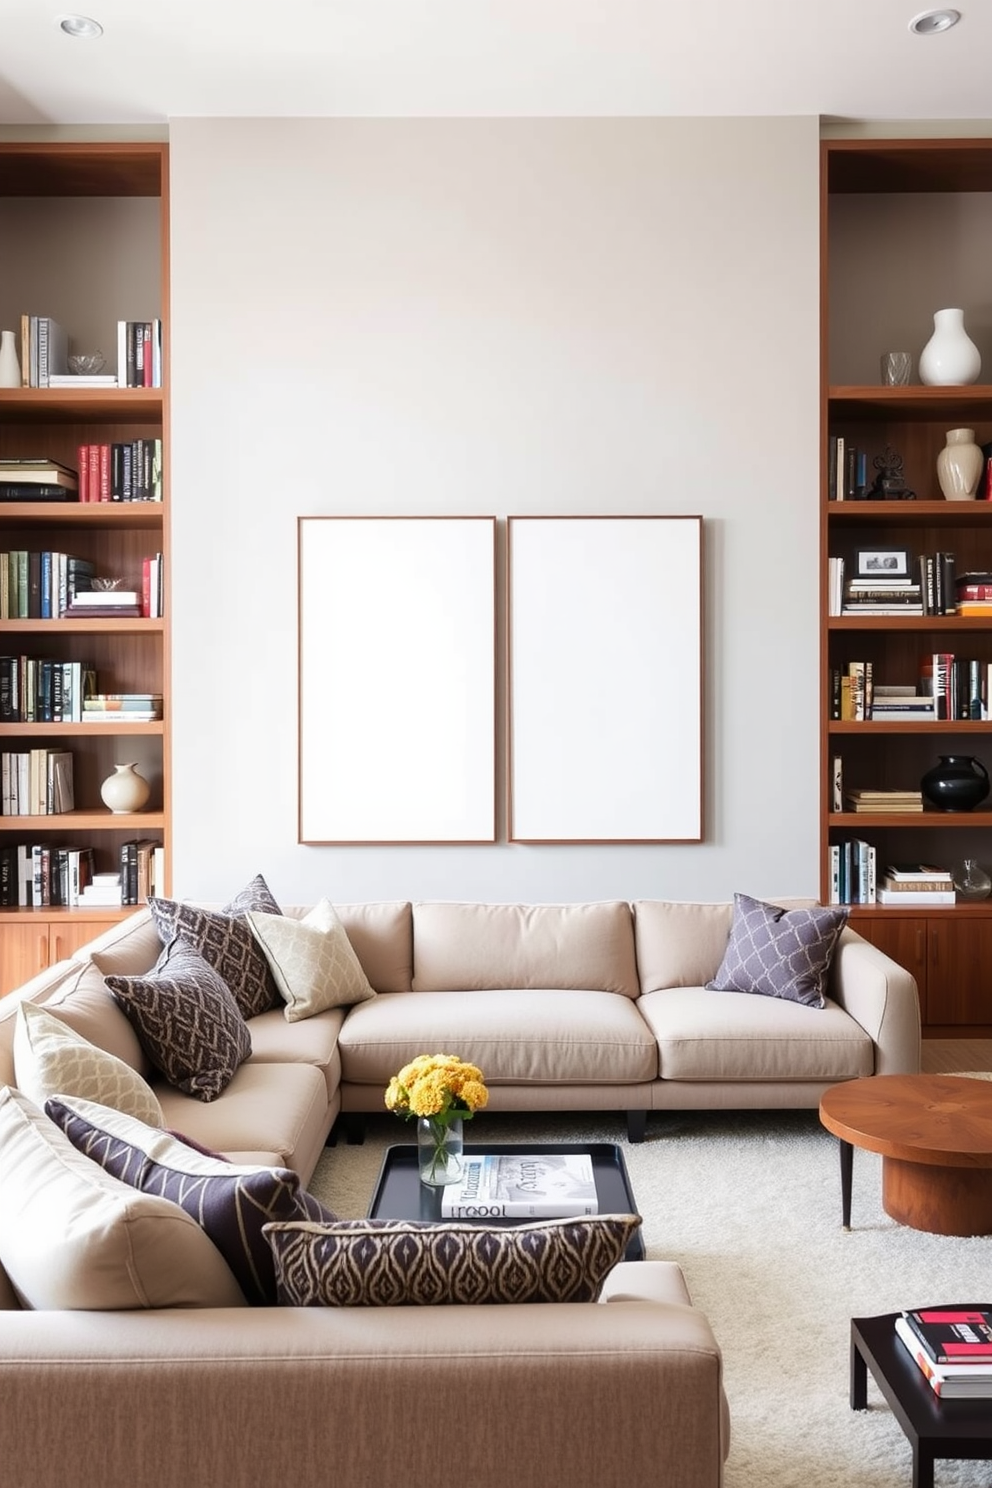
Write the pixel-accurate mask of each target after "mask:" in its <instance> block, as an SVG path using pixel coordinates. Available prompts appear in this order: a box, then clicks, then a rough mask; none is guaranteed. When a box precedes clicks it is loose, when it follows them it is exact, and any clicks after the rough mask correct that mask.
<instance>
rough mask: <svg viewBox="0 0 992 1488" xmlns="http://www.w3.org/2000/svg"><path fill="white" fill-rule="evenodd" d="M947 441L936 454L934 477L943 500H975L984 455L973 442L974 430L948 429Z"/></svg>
mask: <svg viewBox="0 0 992 1488" xmlns="http://www.w3.org/2000/svg"><path fill="white" fill-rule="evenodd" d="M946 438H947V443H946V444H945V445H944V448H943V449H942V450H941V452H940V454H939V455H938V456H937V479H938V481H939V482H940V489H941V490H942V491H943V493H944V499H945V500H946V501H974V499H975V494H976V492H977V491H978V482H979V481H980V480H981V478H982V469H983V467H984V465H985V456H984V455H983V454H982V451H981V449H980V448H979V446H978V445H977V444H976V443H975V431H974V429H948V431H947V435H946Z"/></svg>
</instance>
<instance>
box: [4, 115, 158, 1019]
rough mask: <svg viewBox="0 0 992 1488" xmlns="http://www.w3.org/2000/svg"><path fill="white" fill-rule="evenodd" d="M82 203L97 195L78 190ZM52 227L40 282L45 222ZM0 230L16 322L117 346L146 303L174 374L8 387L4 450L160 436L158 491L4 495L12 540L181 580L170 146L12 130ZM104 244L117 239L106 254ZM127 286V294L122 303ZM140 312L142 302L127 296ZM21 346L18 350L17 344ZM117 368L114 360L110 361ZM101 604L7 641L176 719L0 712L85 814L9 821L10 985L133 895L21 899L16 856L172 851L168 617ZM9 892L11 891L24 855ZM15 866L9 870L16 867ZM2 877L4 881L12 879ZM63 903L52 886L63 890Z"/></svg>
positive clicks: (48, 451) (14, 742)
mask: <svg viewBox="0 0 992 1488" xmlns="http://www.w3.org/2000/svg"><path fill="white" fill-rule="evenodd" d="M81 198H85V199H86V200H85V201H83V202H81V200H80V199H81ZM81 221H85V223H86V243H87V253H88V257H87V259H86V264H85V268H86V272H85V274H82V275H80V273H79V272H78V264H77V263H76V258H77V257H78V251H79V249H78V243H79V233H78V231H77V229H78V226H79V224H80V222H81ZM39 222H43V223H44V224H45V229H46V231H47V232H48V237H47V238H46V244H45V274H46V278H45V279H44V281H43V282H41V287H40V290H39V282H40V281H39V274H38V264H37V258H38V252H37V247H38V244H37V232H38V229H37V224H38V223H39ZM0 232H2V233H3V240H4V242H5V243H6V244H7V245H8V250H9V251H8V253H7V256H6V258H5V261H4V274H3V283H2V284H0V308H2V309H3V311H4V314H3V323H4V324H5V325H14V326H16V325H19V323H20V316H21V315H22V314H24V313H25V312H30V313H31V314H34V313H35V312H38V313H41V312H44V313H45V314H47V315H50V316H52V317H53V318H54V319H55V320H57V321H58V322H59V323H60V324H61V325H62V326H64V328H65V330H66V332H67V333H68V338H69V351H70V352H72V351H80V350H89V349H90V348H91V347H93V346H101V347H103V349H104V351H105V352H108V353H111V354H113V353H114V351H115V350H116V345H117V323H118V320H120V319H121V318H123V317H130V316H134V315H136V314H137V315H141V316H143V318H144V319H146V320H152V319H157V320H161V322H162V330H163V341H164V348H163V351H164V355H163V369H164V370H163V378H162V381H163V386H162V387H156V388H123V387H117V388H108V387H96V388H94V387H89V388H76V387H72V388H32V387H20V388H2V389H0V458H3V459H14V458H39V457H45V458H48V459H51V460H56V461H59V462H60V463H62V464H64V465H68V466H69V467H71V468H73V469H76V468H78V466H79V458H78V456H79V449H80V446H83V445H96V444H99V445H108V444H116V443H130V442H132V441H134V440H139V439H161V440H162V441H163V469H162V476H163V479H162V500H161V501H109V502H108V501H92V502H91V501H86V502H80V501H51V502H44V501H39V502H26V501H12V502H4V501H0V551H3V552H5V553H6V552H14V551H24V550H27V551H29V552H36V551H37V552H47V551H52V552H55V551H58V552H63V553H70V554H74V555H76V556H78V557H81V558H85V559H88V560H90V561H91V562H92V563H93V564H94V565H95V568H96V572H97V573H98V574H100V575H103V576H109V577H118V578H123V579H124V580H125V584H124V587H126V588H140V581H141V575H142V564H143V560H144V559H145V558H148V557H151V556H152V555H153V554H155V553H161V554H162V555H163V558H164V563H165V574H166V579H168V577H169V571H170V564H169V558H170V554H169V537H170V517H169V484H170V474H171V472H170V467H169V451H168V447H167V433H168V425H169V390H168V309H169V223H168V146H167V145H166V144H163V143H159V142H157V141H148V142H145V141H135V142H96V141H95V142H79V141H64V142H60V141H54V140H53V141H50V142H35V141H30V142H28V141H23V142H22V141H0ZM101 243H102V245H103V249H105V251H101ZM122 295H123V298H122ZM132 307H134V308H132ZM18 350H19V352H20V347H19V348H18ZM107 370H109V371H111V372H113V371H114V361H113V359H111V362H110V365H109V367H108V369H107ZM164 609H165V617H164V618H160V619H145V618H136V617H131V616H121V617H115V616H94V617H92V618H91V617H88V616H85V617H82V618H79V619H77V618H72V619H40V618H37V619H35V618H31V619H26V618H20V619H12V620H0V651H2V652H3V653H4V654H5V655H7V656H26V657H32V658H34V659H35V660H36V661H42V660H45V661H63V662H68V661H73V662H81V663H83V664H84V665H86V666H89V667H92V668H93V669H94V670H95V672H96V676H97V687H98V689H99V690H100V691H106V692H113V693H117V692H120V693H129V692H135V693H138V692H142V693H146V692H147V693H155V694H161V695H162V696H163V697H165V698H166V709H165V712H166V717H165V719H164V720H156V721H155V722H151V723H147V722H128V721H126V719H125V718H124V717H123V716H122V717H120V719H118V718H117V717H114V719H113V720H112V721H109V722H101V723H93V724H87V723H82V722H58V723H46V722H37V721H36V722H30V723H27V722H0V748H2V750H3V751H4V752H8V753H10V754H24V753H26V752H28V751H30V750H33V749H56V750H68V751H69V752H70V753H71V755H72V759H73V785H74V796H75V803H76V809H75V810H73V811H71V812H68V813H62V814H52V815H47V816H43V815H30V816H28V815H4V816H0V874H3V873H6V884H7V887H6V889H5V890H4V894H5V895H6V899H7V902H5V903H2V904H0V915H2V916H3V921H4V925H5V927H7V928H5V930H4V932H3V934H2V935H0V995H2V994H3V993H5V992H7V991H9V990H10V989H11V988H12V987H15V986H17V985H19V984H20V983H22V982H24V981H26V980H27V979H28V978H29V977H30V976H33V975H34V974H36V973H37V972H38V971H41V970H43V969H44V967H45V966H46V965H47V964H49V962H51V961H52V960H55V959H61V957H63V956H65V955H68V954H71V951H72V949H74V948H75V946H76V945H78V944H81V943H82V942H83V941H84V940H85V939H88V938H89V937H90V936H91V935H93V934H94V933H97V930H98V929H99V928H100V927H101V926H103V925H105V924H111V923H113V922H115V921H116V920H119V919H121V918H123V917H124V916H126V915H128V914H130V913H132V912H133V907H132V906H127V907H125V908H119V909H118V908H113V907H109V906H108V907H103V906H89V907H86V908H83V907H75V906H73V907H70V906H68V905H63V904H60V903H58V902H56V903H51V902H46V903H42V904H32V905H25V904H18V903H17V902H16V899H15V902H14V903H10V902H9V898H10V893H11V887H10V864H11V862H12V856H11V855H12V854H16V850H17V849H18V848H19V847H23V846H25V845H28V846H31V845H38V846H40V847H42V848H49V849H61V848H90V849H92V852H93V860H94V867H95V869H96V870H97V871H99V872H107V871H112V870H116V869H118V868H119V867H120V865H121V854H122V850H123V848H124V846H125V845H126V844H127V843H128V842H129V841H130V842H133V841H134V840H135V839H137V838H144V839H146V840H149V841H151V842H153V843H156V844H158V845H161V846H162V847H163V848H164V850H165V866H166V878H165V881H164V882H162V883H161V884H159V885H158V886H157V887H158V891H159V892H164V893H168V892H169V888H170V885H169V882H168V869H169V863H170V860H171V830H172V809H171V747H170V744H171V741H170V735H169V725H168V721H167V720H168V712H169V710H168V693H169V676H170V619H169V603H168V599H167V598H166V602H165V606H164ZM122 759H128V760H135V761H137V762H138V763H139V768H140V770H141V773H142V774H143V775H144V776H145V778H146V779H148V781H149V783H150V785H151V787H152V796H151V805H152V808H153V809H151V810H149V811H143V812H140V813H134V814H128V815H120V816H115V815H114V814H113V813H111V812H110V811H108V810H107V808H106V807H105V806H104V805H103V803H102V800H101V798H100V785H101V783H102V781H103V780H104V779H105V778H106V777H107V776H108V775H109V774H110V773H112V771H113V767H114V764H115V763H116V762H118V761H120V760H122ZM13 861H14V862H15V871H14V882H13V891H14V893H15V895H16V892H17V887H18V885H17V878H18V875H17V871H16V858H15V859H14V860H13ZM4 865H6V867H5V866H4ZM3 882H4V879H3V877H2V876H0V887H2V885H3ZM56 897H57V895H56Z"/></svg>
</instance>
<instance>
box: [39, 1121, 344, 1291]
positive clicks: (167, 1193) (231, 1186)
mask: <svg viewBox="0 0 992 1488" xmlns="http://www.w3.org/2000/svg"><path fill="white" fill-rule="evenodd" d="M45 1110H46V1112H47V1113H48V1115H49V1116H50V1117H51V1118H52V1120H53V1121H54V1122H55V1123H56V1125H57V1126H60V1127H61V1128H62V1130H63V1131H64V1132H65V1134H66V1136H67V1137H68V1138H69V1140H70V1142H71V1143H72V1145H73V1146H74V1147H75V1148H77V1149H78V1150H79V1151H80V1152H83V1153H85V1154H86V1156H87V1157H89V1158H92V1160H93V1161H94V1162H96V1163H99V1164H100V1166H101V1168H103V1170H104V1171H105V1172H107V1173H112V1174H113V1176H114V1177H115V1178H120V1179H121V1180H122V1181H123V1182H124V1183H127V1184H130V1186H131V1187H132V1188H136V1189H139V1190H140V1191H141V1192H142V1193H146V1194H157V1195H158V1196H159V1197H160V1198H163V1199H171V1200H172V1201H173V1203H176V1204H178V1205H179V1206H180V1207H181V1208H182V1209H185V1211H186V1213H187V1214H188V1215H190V1217H191V1218H192V1219H195V1220H196V1222H197V1224H198V1225H199V1226H200V1227H201V1229H203V1230H204V1231H205V1232H206V1234H207V1235H209V1237H210V1239H211V1240H212V1241H213V1242H214V1244H215V1245H216V1247H217V1249H218V1250H219V1251H220V1253H221V1255H222V1256H223V1257H224V1259H225V1261H226V1262H227V1264H228V1265H229V1266H230V1268H231V1270H232V1271H233V1272H234V1275H235V1276H236V1277H237V1280H238V1284H239V1286H240V1287H241V1290H242V1291H243V1292H244V1294H245V1297H246V1298H247V1299H248V1301H249V1302H251V1303H252V1304H253V1305H255V1306H270V1307H271V1306H274V1305H275V1301H276V1278H275V1267H274V1263H273V1260H272V1252H271V1250H270V1249H269V1246H268V1244H267V1242H266V1240H265V1237H264V1236H263V1234H262V1226H263V1225H265V1224H269V1223H274V1222H276V1221H280V1220H316V1221H319V1222H320V1223H325V1224H326V1223H333V1222H334V1219H335V1216H334V1215H333V1214H331V1212H330V1211H329V1210H328V1209H325V1208H324V1206H323V1204H321V1203H320V1201H319V1200H318V1199H315V1198H314V1197H313V1195H312V1194H308V1193H305V1192H301V1191H300V1179H299V1175H298V1174H296V1173H294V1172H293V1171H292V1170H291V1169H289V1168H263V1167H241V1166H237V1165H235V1164H234V1163H229V1162H225V1160H224V1159H223V1158H220V1157H207V1156H205V1155H204V1154H203V1153H202V1152H198V1151H196V1150H195V1149H194V1148H192V1147H190V1146H188V1145H187V1144H186V1143H185V1142H183V1141H181V1140H177V1138H175V1137H173V1136H171V1135H170V1134H169V1133H168V1132H164V1131H158V1130H156V1128H154V1127H151V1126H146V1125H145V1124H144V1123H143V1122H141V1121H134V1120H132V1119H130V1118H129V1117H127V1116H121V1115H120V1114H119V1112H117V1111H111V1110H108V1109H107V1108H106V1107H104V1106H100V1105H94V1104H93V1103H92V1102H91V1101H85V1100H67V1099H62V1098H60V1097H59V1096H52V1097H50V1098H49V1099H48V1100H47V1101H46V1102H45Z"/></svg>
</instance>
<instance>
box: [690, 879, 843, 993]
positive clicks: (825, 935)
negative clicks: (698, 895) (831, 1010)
mask: <svg viewBox="0 0 992 1488" xmlns="http://www.w3.org/2000/svg"><path fill="white" fill-rule="evenodd" d="M846 923H847V910H846V909H844V908H839V907H836V906H829V907H828V906H826V905H814V906H812V907H811V908H807V909H780V908H779V907H778V905H776V904H765V903H763V902H762V900H760V899H751V898H749V897H748V895H747V894H735V895H734V920H733V924H732V926H731V929H730V939H729V940H728V942H727V949H726V951H725V952H724V955H723V961H722V962H721V963H720V969H719V971H718V972H717V974H716V976H715V977H714V978H713V980H712V981H711V982H707V983H706V986H707V987H708V988H709V989H710V990H711V991H715V992H756V993H758V994H759V995H761V996H762V997H783V998H785V999H786V1000H788V1001H790V1002H800V1003H802V1004H803V1005H804V1006H806V1007H811V1008H822V1007H825V1006H826V1003H825V998H824V993H825V990H826V985H827V975H828V973H829V971H830V963H831V961H832V960H833V954H834V950H835V949H836V946H837V942H838V940H839V939H840V933H841V931H842V930H843V928H844V926H845V924H846Z"/></svg>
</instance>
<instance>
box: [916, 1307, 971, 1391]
mask: <svg viewBox="0 0 992 1488" xmlns="http://www.w3.org/2000/svg"><path fill="white" fill-rule="evenodd" d="M896 1334H897V1336H898V1338H899V1340H900V1342H901V1343H903V1344H904V1345H905V1347H906V1350H907V1352H908V1353H909V1355H910V1356H911V1358H913V1359H914V1360H915V1361H916V1363H917V1364H918V1365H919V1368H920V1370H921V1371H922V1373H923V1375H924V1377H925V1379H926V1380H927V1383H928V1384H929V1386H930V1388H931V1390H932V1391H933V1393H934V1394H935V1395H939V1396H940V1397H941V1399H942V1400H992V1309H989V1308H987V1307H964V1308H963V1307H953V1308H952V1307H927V1308H919V1309H915V1310H913V1311H909V1312H904V1313H902V1315H901V1316H900V1317H897V1318H896Z"/></svg>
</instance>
